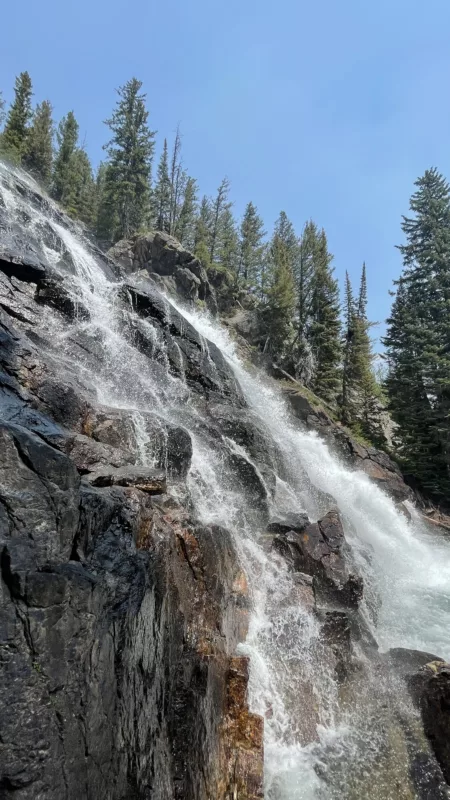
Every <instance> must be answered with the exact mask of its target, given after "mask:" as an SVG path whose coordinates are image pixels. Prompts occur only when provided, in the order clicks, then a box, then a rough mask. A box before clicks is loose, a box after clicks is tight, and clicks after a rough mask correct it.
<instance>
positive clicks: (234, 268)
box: [218, 205, 239, 278]
mask: <svg viewBox="0 0 450 800" xmlns="http://www.w3.org/2000/svg"><path fill="white" fill-rule="evenodd" d="M218 264H219V266H220V267H221V268H222V269H225V270H227V272H229V273H231V275H233V276H234V277H235V278H236V277H237V274H238V270H239V236H238V232H237V229H236V222H235V220H234V217H233V213H232V211H231V207H230V206H229V205H226V206H225V209H224V210H223V212H222V215H221V221H220V241H219V244H218Z"/></svg>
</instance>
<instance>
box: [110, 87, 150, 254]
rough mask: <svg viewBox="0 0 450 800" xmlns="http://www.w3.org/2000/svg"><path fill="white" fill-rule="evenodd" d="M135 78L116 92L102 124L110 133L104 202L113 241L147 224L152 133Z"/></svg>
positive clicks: (142, 95) (148, 216) (133, 232)
mask: <svg viewBox="0 0 450 800" xmlns="http://www.w3.org/2000/svg"><path fill="white" fill-rule="evenodd" d="M141 88H142V82H141V81H139V80H137V78H132V79H131V80H129V81H127V83H126V84H125V85H124V86H121V87H120V88H119V89H118V95H119V100H118V101H117V104H116V107H115V109H114V111H113V114H112V116H111V118H110V119H109V120H107V121H106V124H107V125H108V127H109V128H110V130H111V132H112V138H111V141H110V142H109V143H108V144H107V145H105V150H106V151H107V154H108V164H109V170H108V181H107V192H106V195H107V196H106V197H105V202H106V204H107V207H108V208H109V210H110V219H111V226H110V231H109V234H110V236H111V238H112V240H113V241H117V240H118V239H121V238H123V237H129V236H132V235H133V234H135V233H137V232H138V231H139V230H141V229H143V228H145V226H146V225H147V226H148V224H149V221H150V184H151V167H152V158H153V150H154V137H155V133H154V131H151V130H150V128H149V127H148V124H147V121H148V111H147V110H146V108H145V99H146V95H145V94H142V93H141V92H140V90H141Z"/></svg>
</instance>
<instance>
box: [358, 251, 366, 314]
mask: <svg viewBox="0 0 450 800" xmlns="http://www.w3.org/2000/svg"><path fill="white" fill-rule="evenodd" d="M366 312H367V277H366V262H365V261H364V262H363V265H362V272H361V284H360V287H359V298H358V317H359V318H360V319H367V313H366Z"/></svg>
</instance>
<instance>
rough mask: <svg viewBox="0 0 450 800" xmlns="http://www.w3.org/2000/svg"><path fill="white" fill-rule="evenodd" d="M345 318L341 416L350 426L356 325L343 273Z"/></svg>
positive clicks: (350, 287)
mask: <svg viewBox="0 0 450 800" xmlns="http://www.w3.org/2000/svg"><path fill="white" fill-rule="evenodd" d="M344 308H345V316H344V345H343V356H344V358H343V369H342V403H341V416H342V420H343V422H344V423H345V424H346V425H350V424H351V422H352V420H353V418H354V413H352V408H351V400H352V388H353V383H354V375H353V360H352V355H353V337H354V335H355V325H356V307H355V298H354V296H353V289H352V285H351V283H350V277H349V274H348V272H346V273H345V304H344Z"/></svg>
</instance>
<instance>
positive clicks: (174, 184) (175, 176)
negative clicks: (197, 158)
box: [169, 126, 188, 233]
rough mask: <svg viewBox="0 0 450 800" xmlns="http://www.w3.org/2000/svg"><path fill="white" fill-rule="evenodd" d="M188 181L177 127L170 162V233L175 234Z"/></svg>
mask: <svg viewBox="0 0 450 800" xmlns="http://www.w3.org/2000/svg"><path fill="white" fill-rule="evenodd" d="M187 180H188V176H187V174H186V173H185V172H184V170H183V168H182V165H181V133H180V127H179V126H178V127H177V130H176V133H175V141H174V143H173V150H172V158H171V160H170V201H169V208H170V210H169V233H174V232H175V229H176V227H177V221H178V217H179V215H180V212H181V207H182V203H183V201H182V196H183V193H184V190H185V187H186V183H187Z"/></svg>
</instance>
